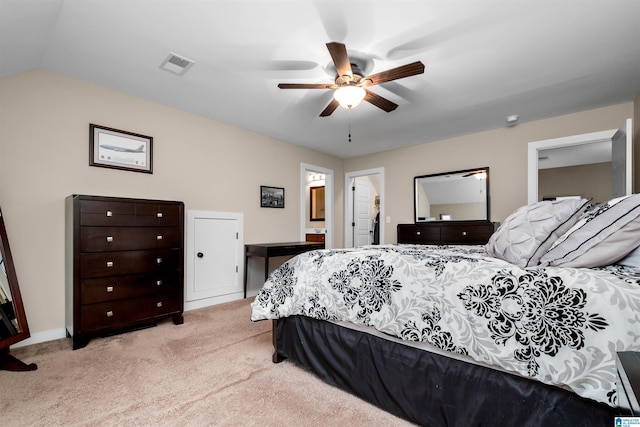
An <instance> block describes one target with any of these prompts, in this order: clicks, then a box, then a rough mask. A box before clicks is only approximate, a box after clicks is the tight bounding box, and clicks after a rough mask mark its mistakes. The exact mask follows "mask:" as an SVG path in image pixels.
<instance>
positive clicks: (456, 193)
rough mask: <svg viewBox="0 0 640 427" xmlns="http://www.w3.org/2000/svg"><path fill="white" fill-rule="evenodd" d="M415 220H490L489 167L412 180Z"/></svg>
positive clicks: (418, 177) (423, 176) (422, 176)
mask: <svg viewBox="0 0 640 427" xmlns="http://www.w3.org/2000/svg"><path fill="white" fill-rule="evenodd" d="M413 191H414V207H415V222H425V221H452V220H453V221H462V220H489V218H490V216H489V168H488V167H482V168H476V169H465V170H459V171H452V172H443V173H436V174H430V175H421V176H416V177H415V178H414V179H413Z"/></svg>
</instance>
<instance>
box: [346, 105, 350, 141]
mask: <svg viewBox="0 0 640 427" xmlns="http://www.w3.org/2000/svg"><path fill="white" fill-rule="evenodd" d="M348 111H349V112H348V113H347V115H348V117H349V142H351V108H349V110H348Z"/></svg>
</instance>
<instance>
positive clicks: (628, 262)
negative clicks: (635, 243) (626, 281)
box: [618, 247, 640, 268]
mask: <svg viewBox="0 0 640 427" xmlns="http://www.w3.org/2000/svg"><path fill="white" fill-rule="evenodd" d="M618 264H620V265H625V266H627V267H636V268H640V247H637V248H635V249H634V250H632V251H631V253H630V254H629V255H627V256H626V257H624V258H622V259H621V260H620V261H618Z"/></svg>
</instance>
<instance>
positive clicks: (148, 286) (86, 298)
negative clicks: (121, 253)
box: [80, 270, 182, 304]
mask: <svg viewBox="0 0 640 427" xmlns="http://www.w3.org/2000/svg"><path fill="white" fill-rule="evenodd" d="M181 275H182V271H177V270H175V271H164V272H158V273H151V274H148V273H143V274H132V275H128V276H113V277H99V278H97V279H83V280H81V282H80V286H82V294H81V300H80V303H81V304H94V303H97V302H105V301H113V300H117V299H124V298H132V297H139V296H144V295H153V294H158V293H165V292H168V291H173V290H177V289H179V288H180V286H182V285H181V283H182V282H181Z"/></svg>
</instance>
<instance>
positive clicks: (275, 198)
mask: <svg viewBox="0 0 640 427" xmlns="http://www.w3.org/2000/svg"><path fill="white" fill-rule="evenodd" d="M260 207H261V208H284V188H281V187H269V186H266V185H261V186H260Z"/></svg>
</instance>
